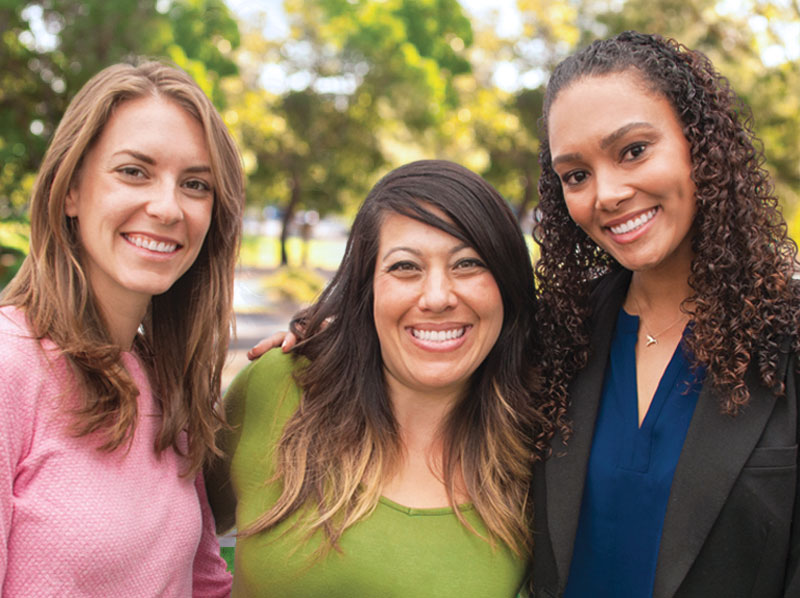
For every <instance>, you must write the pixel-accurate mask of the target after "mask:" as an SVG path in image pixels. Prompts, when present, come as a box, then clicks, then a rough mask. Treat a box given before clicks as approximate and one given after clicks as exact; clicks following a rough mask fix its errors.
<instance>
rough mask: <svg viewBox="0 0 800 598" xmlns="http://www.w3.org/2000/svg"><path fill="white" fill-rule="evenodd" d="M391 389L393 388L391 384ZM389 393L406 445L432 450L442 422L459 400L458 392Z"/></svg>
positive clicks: (413, 448) (409, 390)
mask: <svg viewBox="0 0 800 598" xmlns="http://www.w3.org/2000/svg"><path fill="white" fill-rule="evenodd" d="M390 386H391V385H390ZM388 390H389V399H390V401H391V403H392V409H393V411H394V416H395V419H396V420H397V424H398V428H399V430H400V436H401V438H402V440H403V444H404V445H405V447H406V449H407V450H409V451H415V452H416V451H423V452H429V451H431V450H432V449H433V448H434V447H435V445H436V444H437V439H438V435H439V430H440V426H441V423H442V421H444V419H445V417H447V414H448V413H449V412H450V410H451V409H452V407H453V405H454V404H455V402H456V401H457V400H458V398H459V396H460V395H459V394H458V393H454V392H452V391H451V392H443V393H440V394H437V393H430V392H417V391H414V390H411V389H408V388H402V389H392V388H391V387H390V388H389V389H388Z"/></svg>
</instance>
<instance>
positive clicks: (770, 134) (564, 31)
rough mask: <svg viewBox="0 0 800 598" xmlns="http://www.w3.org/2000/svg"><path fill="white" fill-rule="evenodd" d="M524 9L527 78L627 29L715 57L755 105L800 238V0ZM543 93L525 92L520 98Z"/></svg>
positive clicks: (520, 52) (598, 2)
mask: <svg viewBox="0 0 800 598" xmlns="http://www.w3.org/2000/svg"><path fill="white" fill-rule="evenodd" d="M518 6H519V8H520V11H521V15H522V17H521V18H522V23H523V33H522V35H521V36H520V38H519V39H515V40H508V44H509V46H510V47H511V48H512V49H513V50H512V54H513V60H514V64H515V65H516V67H517V69H518V71H519V72H520V73H521V79H524V78H525V75H530V74H531V73H534V74H541V75H542V76H541V79H542V80H544V79H546V76H547V75H546V74H547V73H548V72H549V71H550V70H551V69H552V67H553V66H554V65H555V63H557V62H558V61H559V60H561V59H562V58H563V57H565V56H566V55H567V54H569V53H570V52H572V51H574V49H575V48H577V47H582V46H585V45H587V44H588V43H590V42H591V41H592V40H593V39H596V38H603V37H608V36H611V35H614V34H617V33H620V32H622V31H625V30H627V29H635V30H639V31H646V32H657V33H660V34H662V35H665V36H668V37H674V38H675V39H677V40H678V41H680V42H681V43H683V44H685V45H686V46H688V47H690V48H694V49H698V50H701V51H702V52H704V53H705V54H706V55H708V56H709V58H710V59H711V60H712V61H713V62H714V64H715V66H716V67H717V68H718V70H719V71H720V72H722V74H723V75H725V76H726V77H727V78H728V79H729V80H730V81H731V84H732V86H733V88H734V89H735V90H736V91H737V93H738V94H739V95H740V96H741V97H742V98H743V99H744V100H745V102H746V103H747V104H748V105H749V106H750V107H751V108H752V110H753V115H754V128H755V130H756V132H757V134H758V136H759V137H760V138H761V140H762V141H763V142H764V153H765V156H766V167H767V168H768V169H769V170H770V172H771V173H772V174H773V176H774V179H775V183H776V188H777V190H778V194H779V196H780V197H781V200H782V202H783V204H784V206H785V209H786V211H787V212H789V213H794V214H795V218H794V219H793V221H791V222H790V224H791V225H792V226H791V228H792V230H793V233H794V235H795V238H800V236H799V235H800V210H798V208H800V94H798V90H800V59H798V57H797V55H796V54H795V55H791V48H794V52H797V38H798V33H800V5H798V3H797V2H796V1H794V0H791V1H788V2H786V1H783V0H740V1H739V2H737V3H736V4H735V6H734V5H732V4H730V3H725V2H720V1H719V0H624V1H623V2H613V3H609V2H607V1H605V0H578V1H576V2H563V0H556V1H555V3H553V2H549V1H548V2H544V0H518ZM533 79H534V80H538V77H533ZM540 92H541V88H540V87H536V88H534V89H531V90H525V89H523V90H522V91H520V92H519V93H518V94H517V97H518V98H520V99H521V98H523V97H524V96H525V95H526V94H528V93H537V94H538V93H540ZM518 105H520V104H518ZM522 105H524V104H522ZM539 107H540V106H537V109H538V108H539ZM538 114H539V112H537V115H538ZM517 171H518V172H522V170H521V169H517Z"/></svg>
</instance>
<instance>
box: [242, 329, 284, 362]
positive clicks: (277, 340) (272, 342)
mask: <svg viewBox="0 0 800 598" xmlns="http://www.w3.org/2000/svg"><path fill="white" fill-rule="evenodd" d="M286 336H287V333H286V332H284V331H281V332H276V333H275V334H273V335H272V336H268V337H267V338H265V339H262V340H260V341H258V343H256V345H255V346H254V347H253V348H252V349H250V350H249V351H248V352H247V359H249V360H250V361H252V360H254V359H258V358H259V357H261V356H262V355H263V354H264V353H266V352H267V351H269V350H270V349H274V348H275V347H279V346H281V344H282V343H283V342H284V339H285V338H286Z"/></svg>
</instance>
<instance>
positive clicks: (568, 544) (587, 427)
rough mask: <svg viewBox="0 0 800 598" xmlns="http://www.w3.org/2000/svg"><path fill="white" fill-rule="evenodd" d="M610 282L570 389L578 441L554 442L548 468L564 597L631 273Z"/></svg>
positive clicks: (554, 540)
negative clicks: (588, 347)
mask: <svg viewBox="0 0 800 598" xmlns="http://www.w3.org/2000/svg"><path fill="white" fill-rule="evenodd" d="M609 276H610V277H612V278H611V280H609V281H608V283H609V286H610V287H611V288H610V289H607V292H605V293H602V292H601V291H599V289H598V291H599V292H598V295H601V293H602V296H598V299H597V301H596V302H594V305H595V308H594V311H593V313H592V318H591V321H592V332H591V354H590V355H589V361H588V363H587V364H586V367H585V368H583V369H582V370H581V371H580V372H579V373H578V375H577V376H576V377H575V379H574V380H573V381H572V383H571V384H570V387H569V396H570V411H569V415H570V417H571V419H572V427H573V435H572V437H571V438H570V439H569V441H568V442H567V444H566V446H565V445H564V444H563V442H559V440H560V439H561V438H560V436H557V437H556V439H555V440H554V441H553V456H552V457H550V458H549V459H548V460H547V461H546V462H545V480H546V487H547V519H548V529H549V532H550V538H551V542H552V545H553V554H554V555H555V559H556V566H557V568H558V579H559V591H563V589H564V587H565V586H566V583H567V574H568V572H569V565H570V562H571V560H572V550H573V547H574V544H575V534H576V532H577V529H578V518H579V514H580V508H581V500H582V498H583V486H584V481H585V479H586V469H587V466H588V461H589V452H590V451H591V448H592V436H593V435H594V423H595V419H596V417H597V408H598V405H599V404H600V397H601V394H602V391H603V377H604V375H605V370H606V364H607V362H608V353H609V350H610V347H611V340H612V338H613V336H614V328H615V326H616V322H617V314H618V313H619V309H620V307H621V306H622V302H623V301H624V299H625V293H626V292H627V290H628V282H629V277H630V275H629V273H627V272H625V271H622V272H621V273H618V274H611V275H609ZM601 284H603V283H601ZM603 288H604V289H606V288H607V287H606V286H605V285H603Z"/></svg>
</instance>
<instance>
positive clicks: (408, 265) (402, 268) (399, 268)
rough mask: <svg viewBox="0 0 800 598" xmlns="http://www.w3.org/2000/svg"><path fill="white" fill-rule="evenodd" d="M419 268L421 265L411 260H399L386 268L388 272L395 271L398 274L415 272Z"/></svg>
mask: <svg viewBox="0 0 800 598" xmlns="http://www.w3.org/2000/svg"><path fill="white" fill-rule="evenodd" d="M418 270H419V266H417V264H415V263H414V262H412V261H410V260H399V261H396V262H393V263H391V264H389V266H388V267H387V268H386V271H387V272H394V273H396V274H413V273H414V272H417V271H418Z"/></svg>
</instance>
